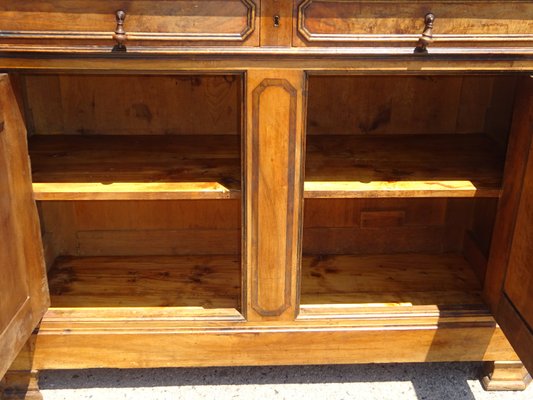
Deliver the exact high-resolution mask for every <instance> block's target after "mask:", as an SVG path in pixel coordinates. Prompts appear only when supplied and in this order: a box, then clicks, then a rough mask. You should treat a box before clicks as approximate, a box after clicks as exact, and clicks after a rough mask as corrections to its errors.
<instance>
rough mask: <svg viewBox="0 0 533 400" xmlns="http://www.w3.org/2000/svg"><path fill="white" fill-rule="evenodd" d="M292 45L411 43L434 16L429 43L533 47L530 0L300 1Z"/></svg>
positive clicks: (454, 45) (532, 3)
mask: <svg viewBox="0 0 533 400" xmlns="http://www.w3.org/2000/svg"><path fill="white" fill-rule="evenodd" d="M295 13H296V14H297V16H296V18H297V25H296V27H295V29H296V32H295V44H296V45H297V46H328V45H329V46H364V47H373V46H394V47H396V46H412V47H414V46H415V45H416V43H417V41H418V39H419V38H420V37H421V34H422V32H423V31H424V29H425V17H426V15H427V14H429V13H431V14H433V15H434V17H435V20H434V24H433V28H432V34H433V42H432V43H431V44H430V48H431V47H508V46H513V47H524V46H532V45H533V1H529V0H526V1H524V0H516V1H514V0H510V1H491V0H484V1H477V0H463V1H457V0H441V1H393V0H382V1H380V0H378V1H370V0H369V1H355V0H303V1H299V2H298V4H297V6H296V8H295Z"/></svg>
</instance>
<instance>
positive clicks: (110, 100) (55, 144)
mask: <svg viewBox="0 0 533 400" xmlns="http://www.w3.org/2000/svg"><path fill="white" fill-rule="evenodd" d="M20 82H21V85H20V86H21V88H22V90H21V93H22V96H23V99H24V104H25V119H26V123H27V128H28V134H29V151H30V158H31V164H32V174H33V185H34V192H35V198H36V200H37V201H38V207H39V212H40V218H41V228H42V234H43V242H44V246H45V255H46V260H47V266H48V269H49V285H50V293H51V298H52V307H184V308H193V309H233V310H239V309H240V302H241V275H242V271H241V269H242V268H241V233H242V216H241V214H242V200H241V197H242V196H241V176H242V149H241V139H242V134H243V128H242V126H243V116H242V109H241V107H242V103H243V99H242V97H243V79H242V76H241V75H230V74H227V75H202V76H198V75H195V76H188V75H176V76H170V75H168V76H155V75H105V74H104V75H69V74H48V75H36V74H26V75H22V76H20ZM516 82H517V80H516V77H514V76H506V75H497V76H496V75H464V76H458V75H454V76H446V75H441V76H435V75H423V76H422V75H420V76H415V75H396V76H394V75H393V76H390V75H389V76H379V75H371V76H368V75H366V76H333V75H311V76H309V82H308V99H307V134H306V157H305V190H304V197H305V207H304V219H303V259H302V268H301V273H302V279H301V296H300V297H301V304H302V305H321V304H322V305H324V304H365V305H368V304H379V305H395V304H409V305H429V304H437V305H464V304H480V303H482V299H481V294H480V293H481V290H482V286H483V280H484V276H485V272H486V271H485V270H486V266H487V259H488V256H489V252H490V246H491V235H492V230H493V225H494V221H495V216H496V212H497V208H498V198H499V196H500V193H501V188H502V179H503V169H504V163H505V153H506V147H507V141H508V135H509V130H510V124H511V118H512V110H513V101H514V96H515V88H516Z"/></svg>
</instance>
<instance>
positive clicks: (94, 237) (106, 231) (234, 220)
mask: <svg viewBox="0 0 533 400" xmlns="http://www.w3.org/2000/svg"><path fill="white" fill-rule="evenodd" d="M40 210H41V219H42V221H41V223H42V225H43V229H44V240H45V242H46V245H47V247H48V248H50V249H51V250H50V251H52V252H53V254H54V256H55V257H57V256H59V255H74V256H76V255H77V256H92V255H106V256H115V255H117V256H119V255H120V256H123V255H176V254H180V255H187V254H193V255H201V254H240V241H241V237H240V235H241V234H240V232H241V231H240V226H241V225H240V217H241V209H240V201H238V200H223V201H217V200H192V201H186V200H183V201H98V202H92V201H64V202H61V201H57V202H41V203H40ZM55 257H50V258H51V259H53V258H55Z"/></svg>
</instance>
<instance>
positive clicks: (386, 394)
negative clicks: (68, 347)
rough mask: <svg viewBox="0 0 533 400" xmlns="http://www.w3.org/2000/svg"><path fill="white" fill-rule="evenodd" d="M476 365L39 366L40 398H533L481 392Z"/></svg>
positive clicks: (532, 391) (532, 397) (532, 392)
mask: <svg viewBox="0 0 533 400" xmlns="http://www.w3.org/2000/svg"><path fill="white" fill-rule="evenodd" d="M480 371H481V365H480V364H479V363H424V364H372V365H328V366H297V367H239V368H182V369H178V368H176V369H142V370H141V369H137V370H112V369H104V370H80V371H77V370H76V371H73V370H65V371H42V372H41V381H40V385H41V388H42V393H43V396H44V400H60V399H61V400H77V399H92V400H100V399H102V400H104V399H105V400H115V399H117V400H118V399H134V400H135V399H142V400H152V399H153V400H166V399H173V400H174V399H187V400H195V399H216V400H226V399H246V400H253V399H262V400H265V399H290V400H298V399H305V400H313V399H317V400H318V399H320V400H325V399H326V400H341V399H346V400H348V399H357V400H366V399H376V400H388V399H391V400H392V399H394V400H399V399H401V400H403V399H407V400H410V399H413V400H424V399H427V400H446V399H450V400H507V399H514V400H533V384H532V385H530V387H529V388H528V389H527V390H526V391H524V392H485V391H484V390H483V389H482V387H481V384H480V383H479V380H478V377H479V374H480Z"/></svg>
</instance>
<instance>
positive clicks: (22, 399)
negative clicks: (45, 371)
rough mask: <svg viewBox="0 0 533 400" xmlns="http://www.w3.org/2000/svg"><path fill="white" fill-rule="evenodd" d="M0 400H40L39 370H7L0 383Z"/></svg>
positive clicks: (41, 397)
mask: <svg viewBox="0 0 533 400" xmlns="http://www.w3.org/2000/svg"><path fill="white" fill-rule="evenodd" d="M0 399H1V400H42V399H43V396H42V394H41V392H40V390H39V371H8V372H7V374H6V375H5V377H4V379H3V380H2V382H1V384H0Z"/></svg>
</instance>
